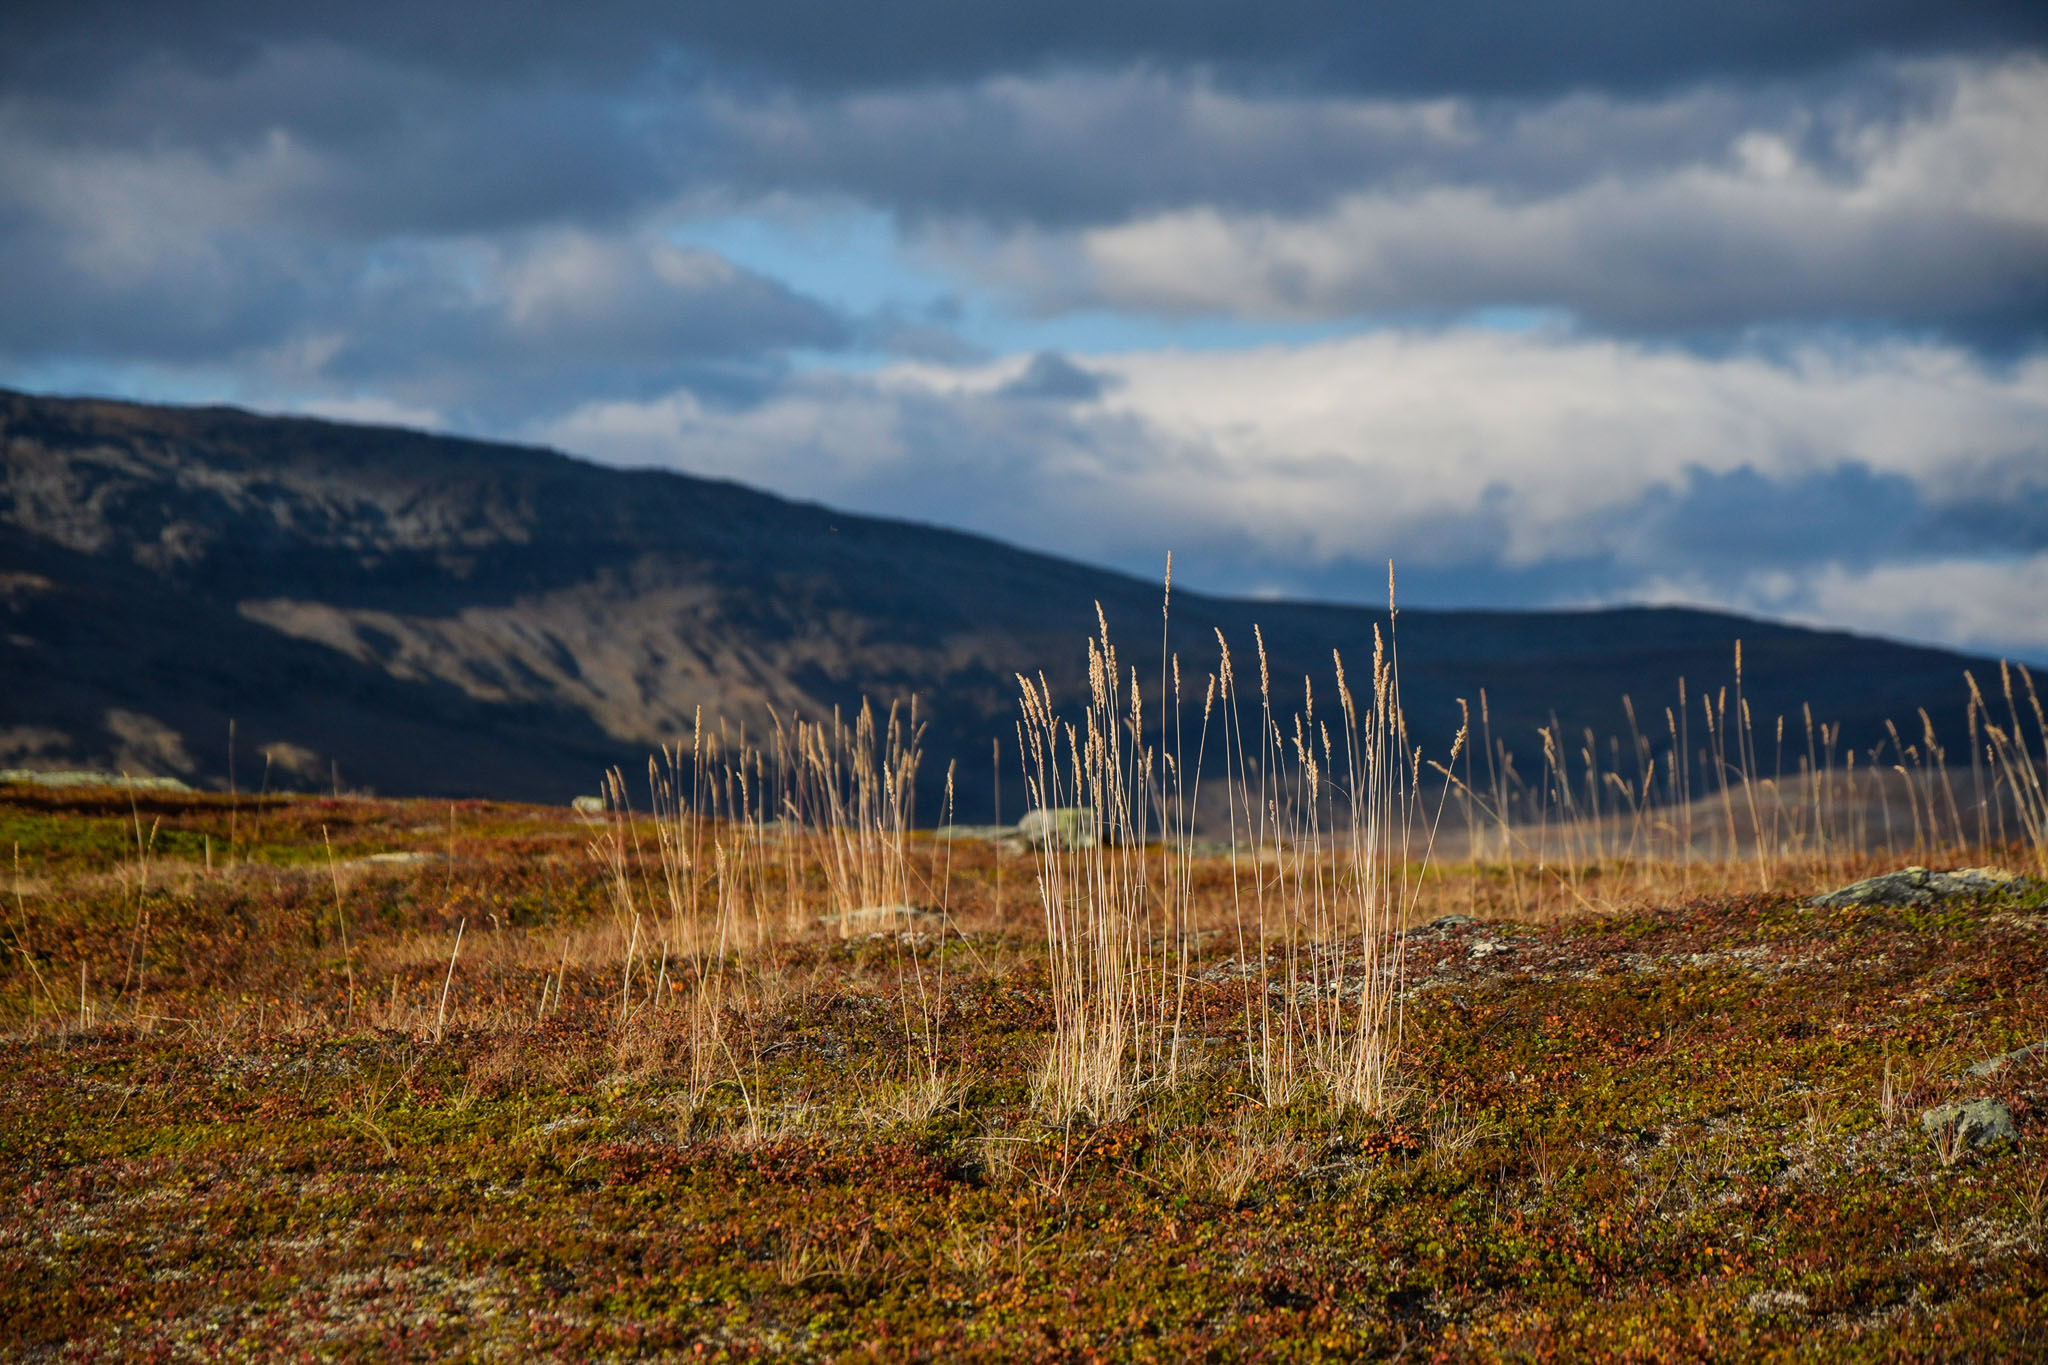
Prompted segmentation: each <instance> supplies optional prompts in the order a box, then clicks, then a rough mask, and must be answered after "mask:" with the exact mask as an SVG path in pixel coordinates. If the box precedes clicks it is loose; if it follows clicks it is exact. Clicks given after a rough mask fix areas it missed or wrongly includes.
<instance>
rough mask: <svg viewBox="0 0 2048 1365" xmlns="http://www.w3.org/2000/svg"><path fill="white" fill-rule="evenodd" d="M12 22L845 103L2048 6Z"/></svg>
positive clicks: (1600, 52) (413, 11) (1590, 69)
mask: <svg viewBox="0 0 2048 1365" xmlns="http://www.w3.org/2000/svg"><path fill="white" fill-rule="evenodd" d="M9 29H10V30H11V34H12V41H11V42H10V43H8V44H7V45H6V47H5V48H4V49H0V50H4V51H6V52H7V53H9V54H10V55H8V56H6V57H5V58H0V61H4V63H5V64H4V66H0V75H4V77H5V78H6V79H8V80H9V81H10V83H15V84H21V83H29V82H32V83H35V84H38V85H42V86H44V87H46V88H47V87H64V86H70V87H78V86H85V87H91V86H93V85H95V84H97V83H98V82H99V81H101V80H102V79H104V76H105V73H106V72H108V71H109V70H110V68H114V67H117V66H119V65H121V64H123V63H125V62H135V61H145V60H147V59H148V58H149V57H151V56H152V55H154V54H156V53H161V52H168V53H173V54H175V55H177V56H178V57H179V58H180V59H181V60H184V61H188V62H193V63H197V64H201V65H203V66H206V67H209V68H211V69H213V70H225V69H228V68H231V67H232V66H233V65H234V64H235V63H237V62H238V61H242V60H245V59H247V58H249V57H250V56H252V55H253V54H254V53H255V52H256V51H258V50H260V48H261V47H262V46H264V45H265V44H268V43H277V42H299V41H306V40H324V41H331V42H334V43H337V44H342V45H347V46H353V47H359V48H363V49H365V50H369V51H374V52H378V53H382V54H385V55H388V56H390V57H393V58H395V59H398V60H400V61H402V62H405V63H409V64H417V65H423V66H429V67H435V68H439V69H443V70H447V71H451V72H459V73H463V74H465V75H471V76H478V77H486V78H508V79H513V80H518V81H526V80H529V79H531V78H533V77H535V76H546V75H558V76H563V77H567V78H574V79H597V80H600V81H606V82H609V81H612V80H616V79H617V78H619V77H620V76H622V75H625V74H628V73H631V72H634V71H638V70H640V69H642V68H643V66H644V65H645V63H646V62H647V61H648V59H649V56H650V53H660V52H663V51H666V52H668V53H671V54H677V55H679V56H681V57H682V58H684V59H695V60H697V61H701V62H706V63H711V64H717V65H723V66H728V67H737V68H741V69H745V70H749V71H752V72H755V73H758V74H759V75H760V76H762V77H764V78H767V79H769V80H772V81H782V82H788V83H793V84H797V85H802V86H810V87H822V88H832V89H843V88H851V87H862V86H884V85H904V84H921V83H944V82H950V81H961V80H972V79H975V78H978V77H980V76H984V75H987V74H990V73H992V72H996V71H1014V70H1028V69H1033V68H1039V67H1047V66H1054V65H1061V64H1095V65H1104V66H1112V67H1115V66H1125V65H1130V64H1133V63H1150V64H1157V65H1166V66H1181V65H1196V66H1204V67H1209V68H1213V69H1218V70H1223V71H1233V72H1238V73H1241V74H1242V75H1244V76H1245V77H1247V78H1249V79H1254V80H1281V81H1290V82H1296V83H1307V84H1314V85H1319V86H1322V87H1324V88H1332V89H1354V90H1355V89H1373V90H1386V91H1401V92H1419V93H1432V92H1442V91H1452V90H1455V91H1464V92H1474V91H1478V92H1489V93H1502V94H1527V93H1546V92H1553V91H1557V90H1563V89H1570V88H1574V87H1581V86H1600V87H1605V88H1627V89H1644V88H1652V87H1656V86H1660V85H1668V84H1672V83H1676V82H1684V81H1690V80H1697V79H1701V78H1704V77H1710V76H1720V75H1737V76H1770V75H1781V74H1786V73H1790V72H1796V71H1801V70H1805V69H1809V68H1812V67H1815V66H1822V65H1827V64H1831V63H1836V62H1840V61H1842V60H1845V59H1848V58H1852V57H1855V56H1858V55H1862V54H1865V53H1869V52H1900V51H1928V50H1942V51H1954V50H1973V49H1978V48H1987V47H1998V48H2003V47H2010V46H2012V45H2013V44H2016V43H2021V44H2024V43H2039V42H2041V41H2043V40H2044V39H2048V14H2044V13H2043V11H2042V9H2041V7H2040V6H2039V5H2038V4H2033V3H2025V2H2024V0H1951V3H1934V2H1932V0H1812V2H1811V3H1807V4H1800V5H1779V4H1766V3H1753V2H1745V3H1703V2H1701V0H1693V2H1692V3H1687V4H1684V5H1646V4H1642V3H1640V0H1564V2H1563V3H1552V4H1545V5H1530V4H1518V3H1503V0H1435V2H1434V3H1414V2H1412V0H1411V3H1403V4H1385V5H1360V4H1357V3H1355V2H1354V0H1264V2H1263V3H1258V4H1250V3H1243V0H1231V2H1228V3H1226V2H1224V0H1137V2H1134V3H1121V4H1107V5H1105V4H1101V3H1096V2H1094V0H1057V2H1053V0H1047V2H1045V3H1036V4H1016V3H1012V2H1011V0H977V2H975V3H964V2H963V0H875V2H874V3H869V4H864V5H848V4H844V3H839V0H795V2H794V3H779V4H709V3H696V4H675V3H662V2H661V0H608V2H606V3H587V4H581V5H576V6H573V7H564V6H561V5H559V4H554V3H549V2H547V0H505V2H504V3H499V4H495V5H492V6H490V7H488V8H485V9H479V8H478V7H476V6H473V5H462V6H455V5H429V4H420V3H392V2H391V0H385V3H381V4H371V3H360V0H356V2H348V0H302V2H301V3H298V4H292V5H277V4H273V3H268V2H267V0H210V2H208V0H196V2H195V3H186V4H179V5H155V6H138V5H134V4H132V3H123V2H122V0H74V2H73V3H71V4H67V5H45V6H38V7H23V8H22V11H18V12H17V13H16V14H15V15H14V16H13V17H12V18H11V20H10V21H9Z"/></svg>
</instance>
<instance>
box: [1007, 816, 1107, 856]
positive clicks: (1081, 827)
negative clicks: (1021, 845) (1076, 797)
mask: <svg viewBox="0 0 2048 1365" xmlns="http://www.w3.org/2000/svg"><path fill="white" fill-rule="evenodd" d="M1017 837H1018V838H1019V839H1022V840H1023V841H1024V842H1025V843H1027V844H1029V845H1031V846H1032V847H1033V848H1093V847H1095V845H1097V844H1099V843H1101V842H1102V831H1101V828H1100V822H1099V821H1098V820H1097V819H1096V816H1095V810H1094V808H1093V807H1092V806H1060V807H1057V808H1055V809H1052V810H1033V811H1026V812H1025V813H1024V818H1023V819H1022V820H1019V821H1018V822H1017Z"/></svg>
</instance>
